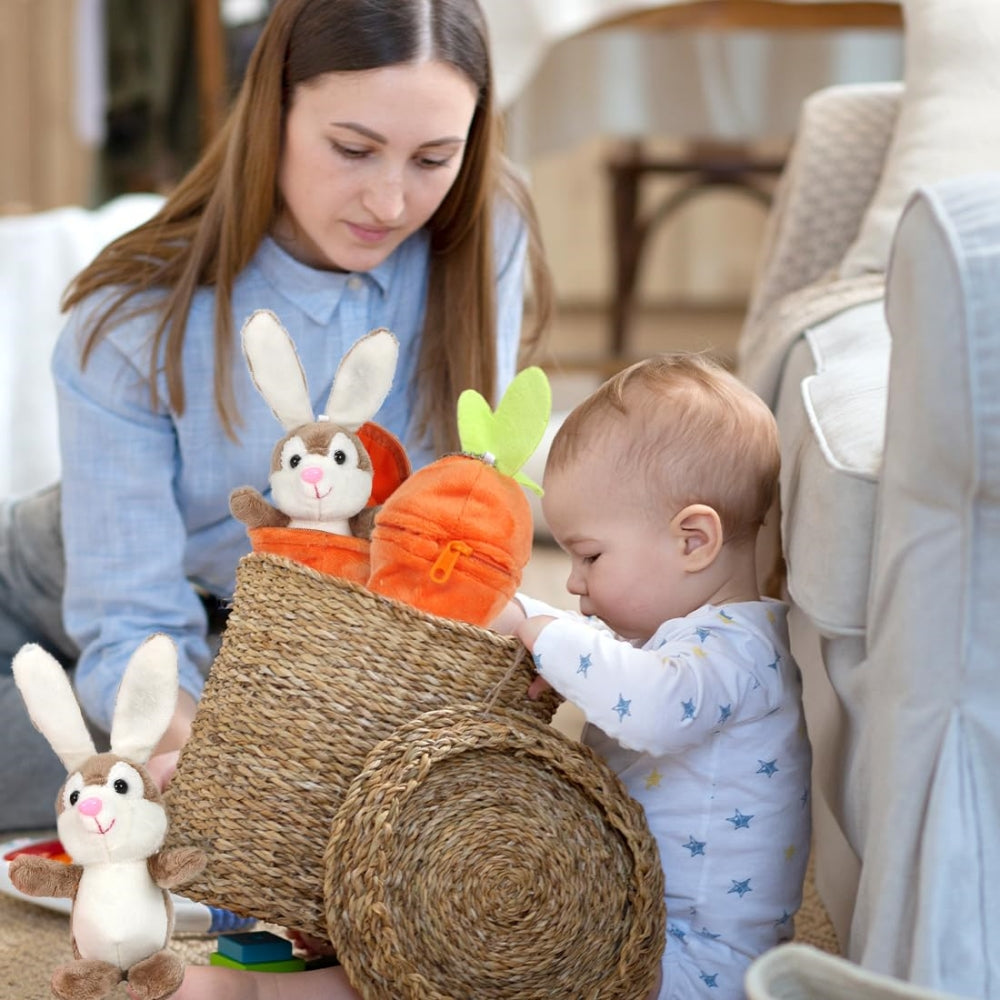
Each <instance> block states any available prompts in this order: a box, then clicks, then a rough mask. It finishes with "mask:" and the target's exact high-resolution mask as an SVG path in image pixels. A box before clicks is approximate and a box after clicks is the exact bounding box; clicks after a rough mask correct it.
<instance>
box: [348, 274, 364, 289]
mask: <svg viewBox="0 0 1000 1000" xmlns="http://www.w3.org/2000/svg"><path fill="white" fill-rule="evenodd" d="M363 285H364V282H363V281H362V280H361V277H360V275H357V274H352V275H351V276H350V277H349V278H348V279H347V287H348V289H350V291H352V292H360V291H361V289H362V287H363Z"/></svg>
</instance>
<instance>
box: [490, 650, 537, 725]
mask: <svg viewBox="0 0 1000 1000" xmlns="http://www.w3.org/2000/svg"><path fill="white" fill-rule="evenodd" d="M527 652H528V650H527V647H525V646H521V647H520V648H519V649H518V651H517V652H516V653H515V654H514V662H513V663H511V665H510V666H509V667H508V668H507V672H506V673H505V674H504V675H503V677H501V678H500V680H498V681H497V682H496V684H494V685H493V689H492V690H491V691H490V693H489V694H488V695H487V697H486V702H485V704H484V705H483V715H489V714H490V712H492V711H493V706H494V705H495V704H496V700H497V698H498V697H499V696H500V692H501V691H502V690H503V686H504V685H505V684H506V683H507V681H509V680H510V679H511V677H513V676H514V673H515V671H516V670H517V668H518V667H520V666H521V663H522V661H523V660H524V657H525V656H526V655H527Z"/></svg>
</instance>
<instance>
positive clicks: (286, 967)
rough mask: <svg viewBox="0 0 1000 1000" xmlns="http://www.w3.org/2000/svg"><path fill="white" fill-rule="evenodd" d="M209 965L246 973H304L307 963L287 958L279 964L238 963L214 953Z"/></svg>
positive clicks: (233, 959) (210, 957)
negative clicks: (240, 970)
mask: <svg viewBox="0 0 1000 1000" xmlns="http://www.w3.org/2000/svg"><path fill="white" fill-rule="evenodd" d="M208 964H209V965H223V966H225V967H226V968H227V969H243V970H244V971H245V972H302V971H303V969H305V967H306V963H305V961H304V960H303V959H301V958H295V957H294V956H293V957H292V958H285V959H281V960H280V961H277V962H237V961H236V959H235V958H230V957H229V956H228V955H221V954H219V952H214V953H213V954H211V955H209V956H208Z"/></svg>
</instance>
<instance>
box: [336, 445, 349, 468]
mask: <svg viewBox="0 0 1000 1000" xmlns="http://www.w3.org/2000/svg"><path fill="white" fill-rule="evenodd" d="M333 460H334V461H335V462H336V463H337V465H343V464H344V462H346V461H347V452H346V451H343V450H342V449H340V448H338V449H337V450H336V451H335V452H334V453H333Z"/></svg>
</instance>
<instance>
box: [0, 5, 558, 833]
mask: <svg viewBox="0 0 1000 1000" xmlns="http://www.w3.org/2000/svg"><path fill="white" fill-rule="evenodd" d="M526 261H530V262H531V268H532V278H533V288H534V295H535V300H536V305H537V310H536V315H537V316H538V325H537V326H536V329H535V330H534V331H533V332H532V335H531V337H530V338H529V339H530V340H534V339H535V338H536V337H537V334H538V331H539V330H540V329H541V327H542V325H543V324H544V323H545V321H546V320H547V317H548V312H549V304H550V285H549V279H548V275H547V272H546V270H545V267H544V263H543V261H542V257H541V253H540V241H539V238H538V230H537V225H536V222H535V219H534V215H533V212H532V210H531V207H530V203H529V200H528V197H527V194H526V191H525V189H524V186H523V185H522V184H521V183H520V182H519V181H518V179H517V178H516V176H515V175H514V174H513V173H512V171H511V170H510V168H509V167H508V165H507V164H506V163H505V161H504V160H503V158H502V155H501V152H500V148H499V141H498V120H497V114H496V109H495V107H494V103H493V87H492V80H491V70H490V60H489V49H488V40H487V34H486V25H485V22H484V18H483V15H482V12H481V10H480V9H479V7H478V4H477V3H476V2H475V0H278V2H277V3H276V5H275V6H274V9H273V11H272V13H271V15H270V17H269V18H268V21H267V22H266V24H265V26H264V29H263V31H262V33H261V36H260V38H259V41H258V44H257V46H256V48H255V51H254V54H253V56H252V58H251V60H250V64H249V66H248V69H247V73H246V76H245V79H244V82H243V85H242V88H241V90H240V93H239V96H238V98H237V101H236V104H235V107H234V109H233V112H232V114H231V116H230V118H229V120H228V122H227V123H226V125H225V127H224V128H223V130H222V132H221V134H220V135H219V136H218V137H217V138H216V140H215V141H214V143H213V144H212V146H211V147H210V148H209V149H208V150H207V151H206V153H205V155H204V156H203V157H202V159H201V161H200V162H199V163H198V164H197V165H196V166H195V167H194V169H193V170H192V171H191V173H190V174H189V175H188V176H187V177H186V178H185V179H184V180H183V181H182V182H181V183H180V185H179V186H178V187H177V189H176V190H175V191H174V192H173V193H172V194H171V196H170V197H169V198H168V199H167V201H166V203H165V205H164V206H163V208H162V209H161V211H160V212H159V213H158V214H157V215H156V216H155V217H154V218H153V219H151V220H150V221H149V222H147V223H145V224H144V225H142V226H140V227H138V228H137V229H135V230H133V231H132V232H130V233H128V234H126V235H125V236H123V237H121V238H120V239H118V240H116V241H115V242H114V243H112V244H110V245H109V246H108V247H107V248H106V249H105V250H103V251H102V252H101V253H100V254H99V255H98V257H97V258H96V259H95V260H94V261H93V262H92V263H91V264H90V265H89V266H88V267H87V268H85V269H84V271H83V272H82V273H81V274H79V275H78V276H77V278H76V279H75V280H74V282H73V283H72V285H71V286H70V288H69V290H68V293H67V295H66V297H65V300H64V307H65V308H66V309H68V310H70V316H69V322H68V323H67V326H66V328H65V330H64V332H63V334H62V336H61V338H60V341H59V344H58V345H57V348H56V352H55V356H54V359H53V372H54V375H55V379H56V385H57V391H58V396H59V406H60V433H61V452H62V464H63V482H62V487H61V497H60V493H59V491H58V490H51V491H47V492H46V493H44V494H40V495H37V496H34V497H31V498H27V499H25V500H22V501H20V502H18V503H13V504H6V505H4V507H3V508H0V597H8V598H9V600H8V601H5V602H3V603H2V604H0V607H3V608H4V609H9V610H7V612H6V618H4V612H0V664H2V666H0V669H2V670H3V671H5V673H3V674H2V675H0V711H2V712H3V713H4V717H0V733H2V734H3V735H0V740H3V741H4V744H6V748H5V750H4V754H5V761H14V762H17V763H19V764H20V765H21V766H19V767H14V768H8V769H7V770H13V771H20V772H21V773H22V774H25V775H26V774H27V773H29V771H28V769H30V773H31V774H32V775H33V778H32V782H31V784H30V785H26V786H22V787H15V786H13V785H11V786H9V787H6V788H0V793H2V795H0V803H2V805H0V828H13V827H25V826H31V825H47V824H49V823H50V822H51V816H52V811H51V810H52V806H51V801H52V799H51V796H52V794H53V793H54V790H55V788H56V786H57V785H58V783H59V780H60V779H61V777H62V775H61V773H60V769H59V768H58V767H57V766H56V764H55V760H54V758H53V757H52V756H51V753H50V751H48V750H47V748H45V747H44V746H43V745H42V742H41V741H40V740H38V739H37V738H35V737H34V734H33V733H32V732H31V730H30V726H29V725H28V724H27V721H26V718H25V717H24V712H23V709H22V708H21V706H20V704H19V699H18V698H17V697H16V692H13V690H12V682H11V679H10V675H9V660H10V657H11V656H12V655H13V653H14V652H16V650H17V648H18V647H19V645H20V644H21V643H23V642H25V641H38V642H41V643H42V644H43V645H47V646H48V647H49V648H50V649H52V651H53V652H57V653H59V654H60V655H62V656H63V658H64V659H65V660H66V661H67V663H69V662H71V661H72V660H73V658H74V656H75V654H76V652H77V650H79V658H78V661H77V667H76V684H77V688H78V692H79V695H80V698H81V702H82V703H83V705H84V708H85V710H86V711H87V713H88V714H89V716H90V717H91V719H92V720H93V721H94V722H95V724H96V725H97V726H98V727H100V728H103V729H107V728H108V726H109V724H110V718H111V710H112V707H113V703H114V696H115V693H116V690H117V686H118V683H119V681H120V678H121V674H122V671H123V670H124V666H125V663H126V661H127V659H128V656H129V655H130V654H131V653H132V652H133V650H134V649H135V648H136V646H137V645H138V644H139V643H140V642H141V641H142V639H144V638H145V637H146V636H147V635H149V634H150V633H151V632H155V631H160V632H166V633H167V634H169V635H171V636H172V637H173V638H174V639H175V640H176V642H177V644H178V651H179V655H180V671H181V687H182V691H181V696H180V699H179V702H178V707H177V711H176V713H175V716H174V720H173V723H172V725H171V727H170V730H169V731H168V733H167V735H166V736H165V737H164V740H163V741H162V742H161V744H160V749H161V750H164V751H167V750H172V749H176V748H178V747H180V746H181V745H182V744H183V742H184V741H185V739H186V738H187V736H188V734H189V732H190V723H191V719H192V717H193V715H194V709H195V703H196V700H197V697H198V695H199V693H200V690H201V684H202V677H203V673H204V672H205V671H206V670H207V667H208V665H209V662H210V659H211V655H212V654H211V649H210V629H209V622H208V618H209V613H208V611H207V610H206V607H207V606H209V607H210V606H211V605H213V604H214V603H216V602H218V601H225V600H226V599H227V597H229V596H230V595H231V593H232V590H233V586H234V572H235V566H236V563H237V561H238V560H239V558H240V556H241V555H243V554H244V553H245V552H246V551H247V550H248V545H247V541H246V537H245V532H244V529H243V526H242V525H240V524H239V523H237V522H236V521H234V520H233V519H232V518H231V517H230V515H229V510H228V496H229V492H230V491H231V490H232V489H233V488H234V487H236V486H239V485H242V484H244V483H250V484H253V485H256V486H257V487H258V488H260V489H262V490H263V489H265V488H266V475H267V470H268V465H269V460H270V451H271V448H272V446H273V444H274V442H275V441H276V440H277V438H278V436H279V434H278V430H279V428H278V426H277V424H276V423H275V421H274V418H273V416H272V414H271V413H270V411H269V409H268V407H267V404H266V403H265V402H264V401H263V400H262V399H261V398H260V396H259V395H258V393H257V392H256V391H255V390H254V388H253V386H252V384H251V383H250V381H249V377H248V374H247V372H246V366H245V364H244V363H243V360H242V358H241V357H240V352H239V350H238V348H237V335H238V330H239V327H240V325H241V324H242V322H243V321H244V319H245V318H246V317H247V316H248V315H249V314H250V312H252V311H253V310H254V309H258V308H269V309H271V310H273V311H274V312H275V313H276V314H277V315H278V316H279V318H280V319H281V321H282V323H283V324H284V326H285V327H286V328H287V329H288V331H289V332H290V334H291V336H292V338H293V340H294V341H295V343H296V347H297V349H298V352H299V355H300V357H301V360H302V364H303V367H304V369H305V372H306V376H307V379H308V382H309V385H310V387H311V388H312V390H313V391H314V392H315V393H316V398H317V399H320V398H325V394H326V393H327V392H328V391H329V386H330V383H331V381H332V378H333V374H334V372H335V371H336V368H337V364H338V363H339V361H340V358H341V357H342V355H343V354H344V352H345V351H346V350H347V348H348V347H349V346H350V345H351V344H352V343H353V342H354V341H355V340H357V339H358V338H359V337H360V336H362V335H363V334H364V333H365V332H367V331H368V330H369V329H371V328H373V327H377V326H386V327H389V328H390V329H391V330H392V331H393V332H394V333H395V334H396V336H397V338H398V339H399V341H400V361H399V366H398V368H397V372H396V378H395V382H394V386H393V390H392V392H391V394H390V396H389V398H388V399H387V400H386V403H385V404H384V405H383V407H382V409H381V410H380V411H379V414H378V416H377V420H378V422H379V423H381V424H383V425H384V426H386V427H388V429H389V430H391V431H392V432H393V433H395V434H396V435H397V436H398V437H400V438H401V439H402V441H403V442H404V444H405V445H406V447H407V450H408V452H409V454H410V458H411V461H412V462H413V464H414V465H415V466H419V465H422V464H424V463H426V462H427V461H429V460H431V459H432V458H434V457H435V456H437V455H438V454H440V453H442V452H444V451H446V450H448V449H450V448H453V447H454V446H455V445H456V443H457V434H456V428H455V421H454V412H455V402H456V399H457V396H458V393H459V392H460V391H461V390H462V389H464V388H466V387H473V388H476V389H478V390H479V391H480V392H482V393H483V394H484V395H486V396H487V397H489V398H493V399H496V398H497V395H498V392H499V391H500V390H502V389H503V387H505V385H506V384H507V382H509V380H510V379H511V377H512V376H513V374H514V371H515V367H516V363H517V355H518V350H519V347H520V342H521V337H520V332H521V331H520V326H521V313H522V303H523V282H524V268H525V262H526ZM60 500H61V503H60ZM60 507H61V527H62V530H61V532H60V530H59V528H58V518H59V516H60ZM63 546H64V548H65V595H64V598H63V612H64V614H63V616H62V618H60V615H59V613H58V607H59V604H58V602H59V599H60V596H61V590H62V587H61V584H62V581H63V554H62V548H63ZM63 624H65V633H68V635H67V634H64V632H63ZM4 744H0V746H3V745H4ZM36 755H37V759H36ZM48 765H51V766H48ZM2 780H3V781H7V780H9V779H7V778H4V779H2Z"/></svg>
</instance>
